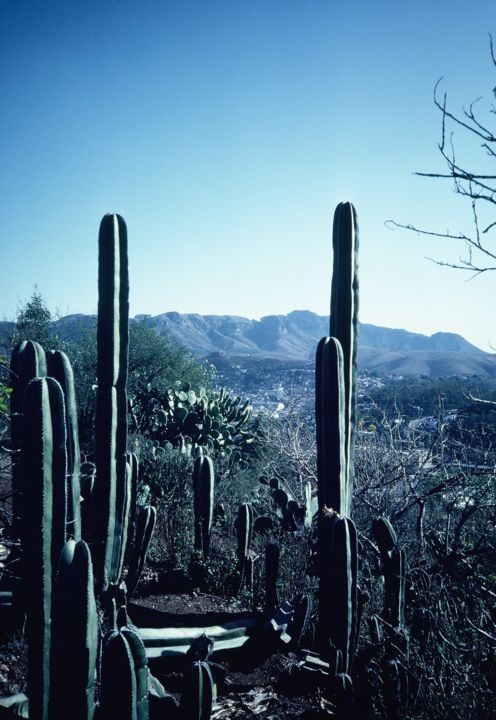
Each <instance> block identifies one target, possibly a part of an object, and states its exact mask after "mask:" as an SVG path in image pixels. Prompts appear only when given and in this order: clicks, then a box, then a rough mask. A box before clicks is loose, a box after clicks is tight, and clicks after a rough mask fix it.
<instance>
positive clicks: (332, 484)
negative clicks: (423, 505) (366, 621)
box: [315, 203, 407, 720]
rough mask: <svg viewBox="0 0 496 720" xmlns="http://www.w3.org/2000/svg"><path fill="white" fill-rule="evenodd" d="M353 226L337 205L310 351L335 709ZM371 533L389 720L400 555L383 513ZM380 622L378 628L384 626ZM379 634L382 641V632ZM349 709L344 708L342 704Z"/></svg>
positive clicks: (350, 389) (348, 533)
mask: <svg viewBox="0 0 496 720" xmlns="http://www.w3.org/2000/svg"><path fill="white" fill-rule="evenodd" d="M357 252H358V229H357V219H356V212H355V209H354V207H353V206H352V205H351V204H350V203H341V204H340V205H338V207H337V208H336V211H335V215H334V224H333V257H334V260H333V274H332V286H331V312H330V333H329V337H326V338H322V340H321V341H320V342H319V344H318V347H317V355H316V400H315V410H316V434H317V476H318V509H319V514H318V562H319V576H320V585H319V628H318V647H319V650H320V652H321V654H322V655H323V656H324V657H326V659H327V660H328V663H329V674H330V676H331V686H332V690H333V693H334V698H335V701H336V706H337V709H338V714H339V715H340V716H342V717H345V716H347V712H349V708H350V707H352V706H353V702H354V701H353V695H354V689H353V680H352V673H353V660H354V655H355V651H356V644H357V638H358V625H359V618H360V615H361V607H360V603H359V602H358V595H359V590H358V587H357V569H358V568H357V565H358V547H357V537H356V529H355V525H354V523H353V520H352V519H351V518H350V513H351V507H352V496H353V484H354V436H355V408H356V392H355V386H356V366H357V332H358V262H357ZM373 531H374V535H375V539H376V542H377V545H378V547H379V552H380V557H381V567H382V574H383V575H384V610H383V614H382V617H381V618H378V617H375V616H374V617H373V618H372V630H373V631H374V633H375V635H376V636H377V638H376V640H377V644H378V645H380V646H382V647H384V649H385V654H384V658H383V662H382V684H383V688H384V701H385V706H386V709H387V713H388V718H391V720H393V719H395V720H396V719H398V718H400V717H401V716H402V709H403V708H404V705H405V698H406V693H407V683H406V669H405V664H404V659H405V656H406V651H407V634H406V631H405V629H404V598H405V555H404V551H403V550H400V549H399V548H398V543H397V538H396V533H395V532H394V530H393V528H392V526H391V524H390V522H389V521H388V520H387V519H385V518H379V519H377V520H375V521H374V524H373ZM383 628H384V632H383ZM383 635H384V636H385V638H386V640H385V642H383V641H382V636H383ZM347 708H348V710H347Z"/></svg>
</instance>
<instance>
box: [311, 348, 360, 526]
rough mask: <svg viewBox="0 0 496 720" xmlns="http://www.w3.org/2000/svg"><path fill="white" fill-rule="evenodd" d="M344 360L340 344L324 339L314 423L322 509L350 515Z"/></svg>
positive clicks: (318, 359) (317, 372)
mask: <svg viewBox="0 0 496 720" xmlns="http://www.w3.org/2000/svg"><path fill="white" fill-rule="evenodd" d="M343 363H344V361H343V351H342V348H341V343H340V342H339V340H337V339H336V338H334V337H329V338H322V340H321V341H320V342H319V344H318V347H317V357H316V368H315V387H316V393H315V422H316V431H317V475H318V479H319V482H318V499H319V510H322V509H323V508H324V507H327V508H329V509H330V508H332V509H333V510H334V511H335V512H337V513H338V514H340V515H347V514H348V510H349V506H350V504H351V503H350V499H349V496H348V484H347V480H346V430H345V427H346V413H345V385H344V364H343Z"/></svg>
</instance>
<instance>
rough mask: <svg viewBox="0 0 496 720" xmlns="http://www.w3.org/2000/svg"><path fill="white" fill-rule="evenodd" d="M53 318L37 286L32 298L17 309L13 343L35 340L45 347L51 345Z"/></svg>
mask: <svg viewBox="0 0 496 720" xmlns="http://www.w3.org/2000/svg"><path fill="white" fill-rule="evenodd" d="M52 319H53V318H52V314H51V312H50V310H49V309H48V308H47V306H46V303H45V300H44V298H43V296H42V294H41V293H40V292H39V290H38V289H37V288H35V289H34V291H33V294H32V295H31V297H30V299H29V300H27V301H26V303H25V304H24V305H23V306H21V307H20V308H19V310H18V311H17V317H16V324H15V328H14V337H13V339H12V344H13V345H16V344H17V343H18V342H20V341H21V340H33V341H35V342H38V343H40V345H43V346H44V347H48V346H50V343H51V340H52V332H51V327H50V326H51V323H52Z"/></svg>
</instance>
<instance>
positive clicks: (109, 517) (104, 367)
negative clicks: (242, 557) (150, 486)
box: [93, 215, 129, 589]
mask: <svg viewBox="0 0 496 720" xmlns="http://www.w3.org/2000/svg"><path fill="white" fill-rule="evenodd" d="M128 296H129V280H128V260H127V231H126V225H125V223H124V220H123V219H122V218H121V217H120V216H119V215H106V216H105V217H104V218H103V220H102V222H101V225H100V233H99V255H98V326H97V346H98V357H97V380H98V390H97V402H96V467H97V471H96V482H95V488H94V496H95V501H94V508H95V522H96V526H95V535H94V546H93V554H94V568H95V576H96V580H97V583H98V586H99V587H100V588H101V589H106V588H107V587H108V586H109V584H110V583H112V584H116V583H117V582H118V580H119V571H120V567H121V559H122V531H123V526H122V523H123V521H124V512H123V510H124V507H125V505H126V493H127V491H128V481H129V478H128V477H127V472H126V442H127V397H126V381H127V355H128V318H129V300H128Z"/></svg>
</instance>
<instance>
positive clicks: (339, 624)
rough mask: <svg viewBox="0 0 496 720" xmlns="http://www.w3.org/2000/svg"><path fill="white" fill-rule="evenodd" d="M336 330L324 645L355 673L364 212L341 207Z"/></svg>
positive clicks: (324, 418) (327, 370) (321, 495)
mask: <svg viewBox="0 0 496 720" xmlns="http://www.w3.org/2000/svg"><path fill="white" fill-rule="evenodd" d="M333 251H334V260H333V274H332V286H331V318H330V337H328V338H323V339H322V340H321V341H320V343H319V345H318V348H317V356H316V372H315V376H316V377H315V383H316V398H315V417H316V431H317V477H318V488H317V491H318V507H319V528H318V530H319V536H318V565H319V576H320V589H319V597H320V601H319V645H320V648H321V649H322V652H324V653H327V652H329V642H330V643H331V645H332V647H333V648H334V651H335V652H336V653H338V654H340V656H342V662H341V664H340V665H341V666H340V669H339V672H340V673H341V674H342V675H343V676H345V675H348V674H349V672H350V669H351V666H352V661H353V655H354V649H355V643H356V634H357V616H358V605H357V584H356V580H357V543H356V530H355V526H354V524H353V522H352V521H351V520H350V519H349V515H350V511H351V503H352V493H353V474H354V471H353V449H354V432H355V395H356V393H355V385H356V348H357V328H358V275H357V251H358V240H357V229H356V213H355V210H354V208H353V206H352V205H351V204H350V203H341V204H340V205H338V207H337V208H336V212H335V215H334V225H333Z"/></svg>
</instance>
